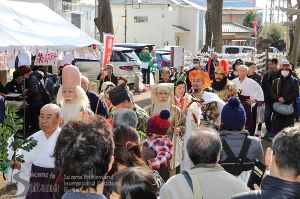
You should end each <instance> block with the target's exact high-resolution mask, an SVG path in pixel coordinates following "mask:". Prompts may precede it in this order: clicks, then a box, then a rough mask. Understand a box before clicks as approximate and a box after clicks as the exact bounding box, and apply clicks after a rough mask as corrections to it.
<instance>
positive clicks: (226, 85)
mask: <svg viewBox="0 0 300 199" xmlns="http://www.w3.org/2000/svg"><path fill="white" fill-rule="evenodd" d="M228 73H229V61H228V60H225V59H221V60H220V61H219V63H218V65H217V67H216V68H215V75H214V78H213V81H212V85H211V87H212V88H213V90H214V91H215V93H216V94H217V95H218V96H219V97H220V98H221V99H222V100H223V101H225V102H227V100H228V99H229V97H232V96H237V89H236V87H235V85H234V84H233V83H232V82H231V81H230V80H229V79H228Z"/></svg>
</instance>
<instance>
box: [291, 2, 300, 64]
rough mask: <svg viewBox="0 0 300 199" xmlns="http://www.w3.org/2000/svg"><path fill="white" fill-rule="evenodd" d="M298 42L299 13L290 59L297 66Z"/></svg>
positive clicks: (299, 3)
mask: <svg viewBox="0 0 300 199" xmlns="http://www.w3.org/2000/svg"><path fill="white" fill-rule="evenodd" d="M297 3H298V9H299V8H300V0H297ZM299 44H300V15H298V16H297V20H296V30H295V39H294V43H293V50H292V53H291V61H292V63H293V64H294V65H295V67H297V66H298V56H299Z"/></svg>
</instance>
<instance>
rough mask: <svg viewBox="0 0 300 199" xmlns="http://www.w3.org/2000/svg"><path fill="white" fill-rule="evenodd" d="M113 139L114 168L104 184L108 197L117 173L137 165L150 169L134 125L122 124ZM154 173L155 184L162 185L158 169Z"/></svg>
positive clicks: (114, 133) (105, 193)
mask: <svg viewBox="0 0 300 199" xmlns="http://www.w3.org/2000/svg"><path fill="white" fill-rule="evenodd" d="M113 139H114V143H115V151H114V157H115V160H114V164H113V166H112V169H111V171H110V172H109V174H108V176H109V178H107V180H106V183H105V184H106V186H104V195H105V196H106V197H107V198H109V196H110V194H111V191H112V186H111V185H113V183H112V181H113V178H114V176H113V175H114V174H115V173H117V172H119V171H122V170H124V169H126V168H131V167H136V166H140V167H145V168H148V169H149V167H148V166H147V164H146V163H145V162H144V159H143V152H142V144H141V141H140V138H139V134H138V133H137V131H136V130H135V129H134V128H133V127H129V126H123V125H121V126H119V127H117V128H115V129H114V131H113ZM152 173H153V175H155V181H156V182H155V184H157V185H159V187H161V186H162V185H163V183H164V182H163V180H162V179H161V177H160V176H159V174H158V173H157V171H153V172H152Z"/></svg>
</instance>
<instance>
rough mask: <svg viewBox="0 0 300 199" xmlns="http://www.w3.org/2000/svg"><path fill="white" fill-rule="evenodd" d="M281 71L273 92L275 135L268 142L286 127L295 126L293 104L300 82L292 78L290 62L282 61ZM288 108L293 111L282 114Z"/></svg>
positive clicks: (273, 86)
mask: <svg viewBox="0 0 300 199" xmlns="http://www.w3.org/2000/svg"><path fill="white" fill-rule="evenodd" d="M279 71H280V77H279V78H277V79H276V80H274V81H273V84H272V91H271V95H272V97H273V98H274V99H275V103H274V104H273V109H274V116H273V118H272V126H273V132H274V135H271V136H270V137H268V140H272V138H273V137H274V136H275V135H276V134H277V133H278V132H279V131H281V130H282V129H284V128H285V127H289V126H293V125H294V124H295V120H294V114H295V111H294V108H293V103H294V101H295V99H296V96H297V95H298V92H299V81H298V80H297V79H296V78H294V77H293V76H292V67H291V65H290V62H289V61H287V60H282V62H281V63H280V68H279ZM287 107H290V108H291V109H290V110H292V111H283V112H282V109H284V110H287V109H288V108H287Z"/></svg>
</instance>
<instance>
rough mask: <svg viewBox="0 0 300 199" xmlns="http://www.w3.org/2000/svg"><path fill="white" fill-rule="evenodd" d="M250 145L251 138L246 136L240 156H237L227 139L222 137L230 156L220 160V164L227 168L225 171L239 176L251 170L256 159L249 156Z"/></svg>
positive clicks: (224, 146) (223, 144) (225, 149)
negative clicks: (250, 158) (253, 159)
mask: <svg viewBox="0 0 300 199" xmlns="http://www.w3.org/2000/svg"><path fill="white" fill-rule="evenodd" d="M250 145H251V139H249V138H248V136H246V137H245V139H244V142H243V145H242V148H241V151H240V154H239V156H238V157H235V155H234V153H233V152H232V150H231V149H230V147H229V145H228V143H227V142H226V140H225V139H222V146H223V149H224V152H225V153H226V155H227V156H228V158H227V159H226V160H223V161H220V165H221V166H222V167H223V168H224V169H225V171H227V172H228V173H231V174H232V175H234V176H239V175H240V174H241V173H242V172H243V171H249V170H252V169H253V167H254V161H252V160H249V159H248V158H247V154H248V150H249V148H250Z"/></svg>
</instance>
